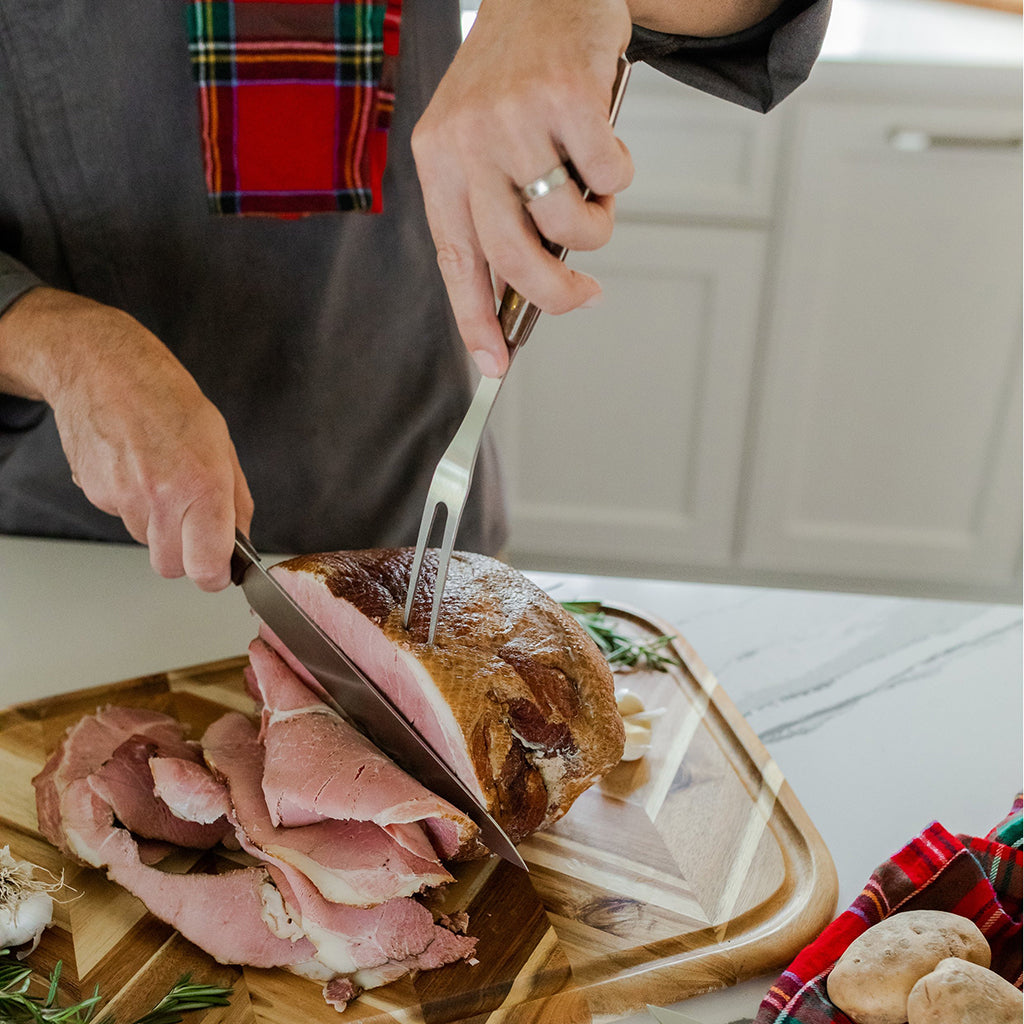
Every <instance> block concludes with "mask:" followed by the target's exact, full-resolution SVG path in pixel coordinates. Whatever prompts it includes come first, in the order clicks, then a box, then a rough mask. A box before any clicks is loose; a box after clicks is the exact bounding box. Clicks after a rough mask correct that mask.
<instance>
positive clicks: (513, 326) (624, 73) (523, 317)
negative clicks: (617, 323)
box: [498, 56, 630, 373]
mask: <svg viewBox="0 0 1024 1024" xmlns="http://www.w3.org/2000/svg"><path fill="white" fill-rule="evenodd" d="M629 66H630V65H629V61H628V60H626V58H625V57H624V56H622V57H619V66H618V69H617V70H616V72H615V82H614V83H613V85H612V103H611V108H610V110H609V113H608V123H609V124H612V125H614V124H615V119H616V118H617V117H618V116H619V107H620V106H622V97H623V96H624V95H625V92H626V82H627V80H628V79H629ZM565 169H566V170H567V171H568V172H569V176H570V177H571V178H572V179H573V181H575V182H576V184H577V185H578V186H579V188H580V191H581V192H582V193H583V198H584V199H589V198H590V188H589V186H587V185H584V184H583V180H582V178H580V175H579V172H578V171H577V170H576V168H575V167H574V166H573V164H572V161H571V160H567V161H566V163H565ZM541 242H542V243H543V245H544V248H545V249H547V250H548V252H550V253H551V255H552V256H554V257H555V258H556V259H558V260H561V261H563V262H564V261H565V257H566V255H567V254H568V252H569V250H568V249H566V248H565V246H562V245H556V244H555V243H554V242H549V241H548V240H547V239H546V238H542V239H541ZM539 316H540V310H539V309H538V308H537V307H536V306H535V305H534V304H533V303H532V302H527V301H526V299H524V298H523V297H522V295H520V294H519V292H517V291H516V290H515V288H513V287H512V286H511V285H506V287H505V293H504V295H502V297H501V306H500V307H499V309H498V323H499V324H501V332H502V334H504V336H505V344H506V345H507V346H508V361H509V365H510V366H511V364H512V360H513V359H514V358H515V355H516V353H517V352H518V351H519V349H520V348H522V347H523V345H524V344H526V339H527V338H529V336H530V332H531V331H532V330H533V325H534V324H535V323H536V322H537V317H539ZM505 372H506V373H507V372H508V371H507V370H506V371H505Z"/></svg>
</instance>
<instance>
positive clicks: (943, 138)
mask: <svg viewBox="0 0 1024 1024" xmlns="http://www.w3.org/2000/svg"><path fill="white" fill-rule="evenodd" d="M887 141H888V143H889V145H890V146H892V148H893V149H898V150H899V151H900V152H901V153H924V152H925V151H926V150H929V149H984V150H1006V149H1020V148H1021V136H1019V135H944V134H942V133H940V132H929V131H925V130H923V129H920V128H893V129H892V130H891V131H890V132H889V135H888V138H887Z"/></svg>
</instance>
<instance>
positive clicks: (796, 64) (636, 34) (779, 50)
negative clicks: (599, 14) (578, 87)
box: [627, 0, 831, 112]
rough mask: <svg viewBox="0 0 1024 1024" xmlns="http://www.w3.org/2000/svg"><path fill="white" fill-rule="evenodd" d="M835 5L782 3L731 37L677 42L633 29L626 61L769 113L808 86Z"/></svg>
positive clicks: (817, 0) (808, 0)
mask: <svg viewBox="0 0 1024 1024" xmlns="http://www.w3.org/2000/svg"><path fill="white" fill-rule="evenodd" d="M830 9H831V0H783V2H782V4H781V6H780V7H779V8H778V9H777V10H776V11H774V12H773V13H772V14H770V15H769V16H768V17H767V18H765V19H764V21H762V22H760V23H759V24H757V25H754V26H752V27H751V28H748V29H744V30H743V31H742V32H736V33H734V34H732V35H728V36H718V37H716V38H709V39H705V38H699V37H697V36H673V35H667V34H666V33H664V32H654V31H652V30H651V29H645V28H640V27H639V26H634V27H633V38H632V40H631V41H630V44H629V50H628V51H627V56H628V57H629V59H630V60H634V61H635V60H642V61H644V62H645V63H647V64H650V65H651V66H652V67H654V68H657V69H658V70H659V71H662V72H664V73H665V74H666V75H669V76H671V77H672V78H675V79H677V80H678V81H680V82H683V83H685V84H686V85H691V86H693V87H694V88H696V89H700V90H701V91H702V92H706V93H710V94H711V95H712V96H718V97H719V98H720V99H724V100H729V101H731V102H732V103H738V104H740V105H741V106H744V107H750V109H752V110H759V111H762V112H764V111H768V110H771V108H772V107H774V106H775V105H776V104H777V103H779V102H781V101H782V100H783V99H785V97H786V96H788V95H789V94H790V93H791V92H792V91H793V90H794V89H795V88H796V87H797V86H798V85H800V83H801V82H803V81H805V80H806V78H807V76H808V74H810V70H811V67H812V65H813V64H814V62H815V60H817V57H818V53H819V52H820V50H821V43H822V40H823V39H824V38H825V29H826V27H827V26H828V16H829V11H830Z"/></svg>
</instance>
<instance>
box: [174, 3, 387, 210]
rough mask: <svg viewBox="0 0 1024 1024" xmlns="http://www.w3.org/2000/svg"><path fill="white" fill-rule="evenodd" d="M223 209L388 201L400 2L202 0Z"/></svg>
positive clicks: (209, 150)
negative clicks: (384, 183)
mask: <svg viewBox="0 0 1024 1024" xmlns="http://www.w3.org/2000/svg"><path fill="white" fill-rule="evenodd" d="M187 17H188V30H189V52H190V54H191V57H192V70H193V75H194V77H195V81H196V85H197V89H198V98H199V114H200V128H201V135H202V145H203V160H204V164H205V169H206V186H207V192H208V193H209V196H210V205H211V208H212V209H213V210H214V211H216V212H218V213H266V214H277V215H279V216H285V217H288V216H299V215H301V214H306V213H318V212H325V211H331V210H369V211H372V212H376V211H379V210H380V209H381V180H382V178H383V175H384V162H385V159H386V156H387V132H388V128H389V126H390V123H391V112H392V109H393V106H394V82H395V75H396V71H397V58H398V30H399V23H400V17H401V0H380V2H377V3H372V2H363V0H307V2H301V0H191V2H190V3H189V4H188V6H187Z"/></svg>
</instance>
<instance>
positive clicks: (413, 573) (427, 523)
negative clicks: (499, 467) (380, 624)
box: [402, 471, 441, 637]
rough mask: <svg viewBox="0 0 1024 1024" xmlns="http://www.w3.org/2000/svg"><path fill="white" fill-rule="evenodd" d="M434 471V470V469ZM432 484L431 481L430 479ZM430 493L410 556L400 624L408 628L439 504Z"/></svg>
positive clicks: (431, 632)
mask: <svg viewBox="0 0 1024 1024" xmlns="http://www.w3.org/2000/svg"><path fill="white" fill-rule="evenodd" d="M435 472H436V471H435ZM431 486H433V481H431ZM430 499H431V495H430V494H429V493H428V494H427V504H426V507H425V508H424V509H423V515H422V517H421V518H420V532H419V536H418V537H417V538H416V553H415V554H414V555H413V558H412V568H411V569H410V570H409V590H408V592H407V593H406V595H405V614H404V616H403V617H402V625H403V626H404V627H405V628H406V629H408V628H409V621H410V619H411V618H412V604H413V600H414V599H415V597H416V591H417V590H418V589H419V585H420V574H421V573H422V571H423V556H424V555H425V554H426V551H427V542H428V541H429V540H430V531H431V530H432V529H433V526H434V520H435V519H436V518H437V510H438V508H439V506H440V505H441V502H439V501H433V502H431V500H430ZM430 635H431V637H433V635H434V631H433V629H431V631H430Z"/></svg>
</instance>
